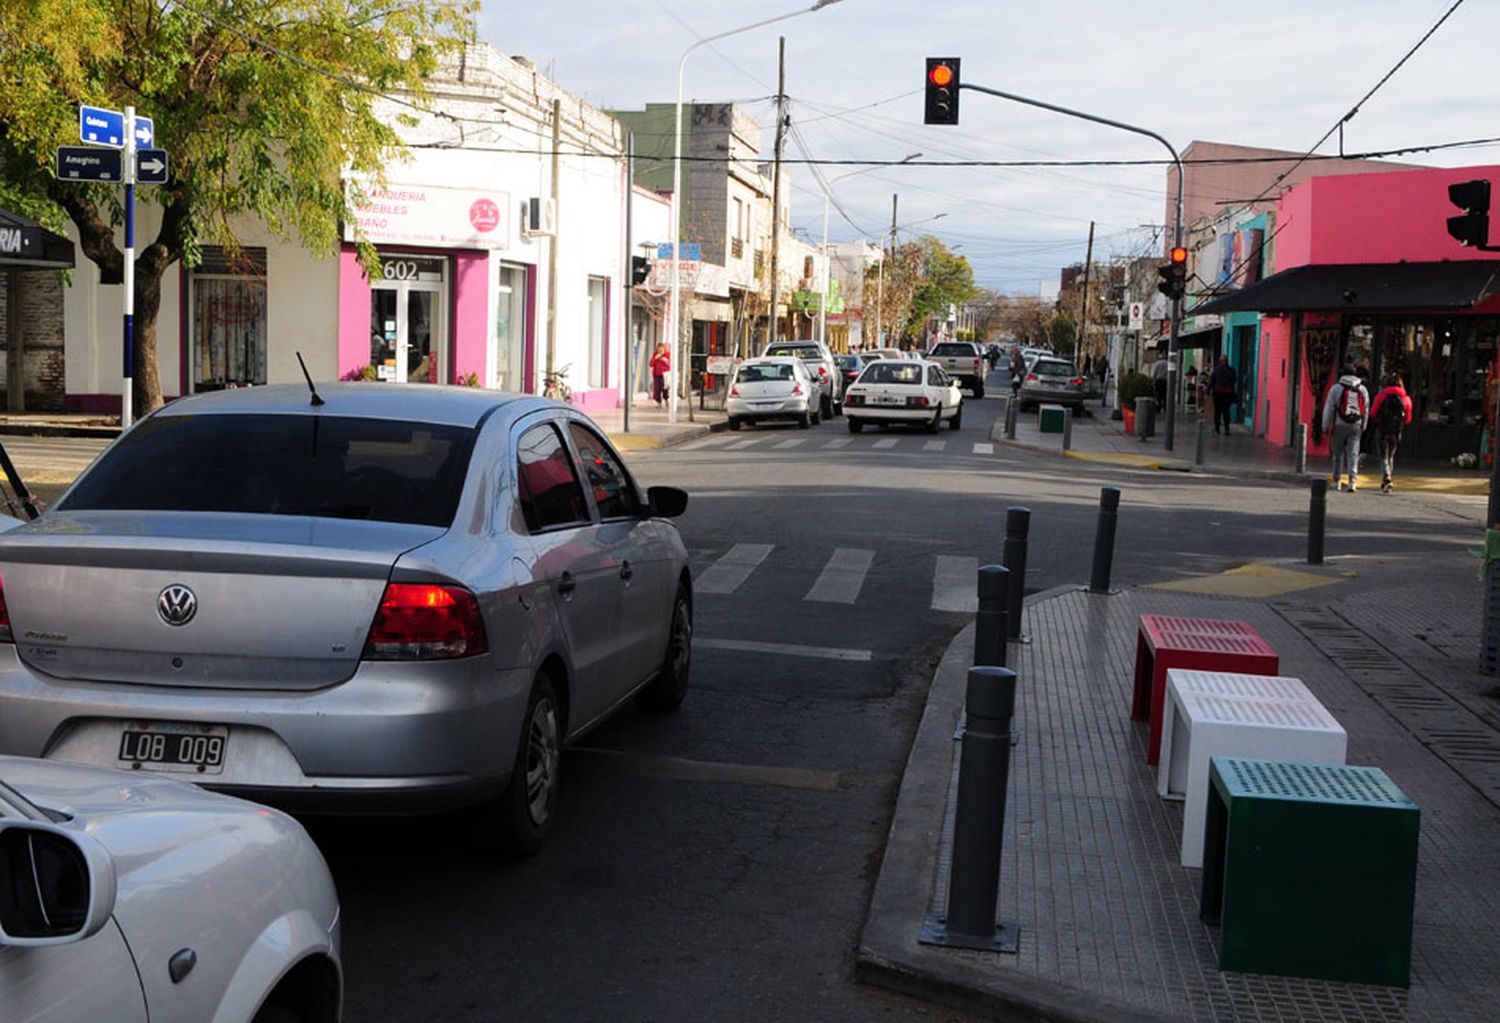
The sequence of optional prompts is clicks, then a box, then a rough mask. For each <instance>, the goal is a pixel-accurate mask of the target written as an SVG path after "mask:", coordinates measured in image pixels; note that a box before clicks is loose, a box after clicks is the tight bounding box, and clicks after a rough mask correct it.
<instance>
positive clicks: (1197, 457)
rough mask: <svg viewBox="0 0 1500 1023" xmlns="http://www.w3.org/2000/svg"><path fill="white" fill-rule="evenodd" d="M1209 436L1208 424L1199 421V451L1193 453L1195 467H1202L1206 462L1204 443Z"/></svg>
mask: <svg viewBox="0 0 1500 1023" xmlns="http://www.w3.org/2000/svg"><path fill="white" fill-rule="evenodd" d="M1207 435H1208V424H1207V423H1205V422H1204V421H1203V420H1201V419H1200V420H1198V449H1197V450H1196V451H1194V452H1193V464H1194V465H1202V464H1203V462H1204V457H1203V445H1204V443H1205V442H1204V437H1206V436H1207Z"/></svg>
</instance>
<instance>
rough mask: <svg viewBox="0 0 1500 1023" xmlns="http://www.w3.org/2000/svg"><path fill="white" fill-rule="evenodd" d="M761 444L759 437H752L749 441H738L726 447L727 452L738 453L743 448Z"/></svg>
mask: <svg viewBox="0 0 1500 1023" xmlns="http://www.w3.org/2000/svg"><path fill="white" fill-rule="evenodd" d="M759 443H760V438H759V437H751V438H750V439H749V440H737V441H735V442H734V443H733V444H726V445H724V450H725V451H738V450H740V449H741V448H749V447H754V446H755V445H757V444H759Z"/></svg>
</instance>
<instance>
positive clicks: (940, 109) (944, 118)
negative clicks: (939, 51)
mask: <svg viewBox="0 0 1500 1023" xmlns="http://www.w3.org/2000/svg"><path fill="white" fill-rule="evenodd" d="M925 88H926V97H927V103H926V107H925V109H924V111H923V114H922V123H923V124H957V123H958V58H957V57H928V58H927V84H926V86H925Z"/></svg>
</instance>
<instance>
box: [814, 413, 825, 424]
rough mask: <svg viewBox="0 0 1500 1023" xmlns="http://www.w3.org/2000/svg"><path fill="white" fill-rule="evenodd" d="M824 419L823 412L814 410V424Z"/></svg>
mask: <svg viewBox="0 0 1500 1023" xmlns="http://www.w3.org/2000/svg"><path fill="white" fill-rule="evenodd" d="M822 421H823V413H821V412H814V413H813V414H812V424H813V425H814V426H817V425H818V424H819V423H821V422H822Z"/></svg>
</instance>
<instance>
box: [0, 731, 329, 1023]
mask: <svg viewBox="0 0 1500 1023" xmlns="http://www.w3.org/2000/svg"><path fill="white" fill-rule="evenodd" d="M342 984H343V978H342V973H341V968H340V964H339V904H338V897H337V895H336V893H335V892H334V887H333V879H332V877H330V876H329V873H328V867H327V865H326V864H325V863H324V862H323V857H322V855H321V854H320V853H319V852H318V849H317V847H316V846H315V845H313V843H312V840H311V839H309V838H308V837H307V833H306V832H305V831H303V830H302V826H301V825H300V824H298V823H297V822H296V821H294V820H292V819H291V818H290V817H288V816H286V815H285V814H282V813H279V812H277V811H275V810H270V809H267V808H266V807H263V806H257V805H256V804H254V803H247V802H245V801H244V800H241V799H236V798H234V797H232V796H225V795H219V794H216V793H212V792H207V791H205V790H203V789H200V788H198V787H197V786H196V785H192V784H189V783H188V782H185V781H178V780H177V779H175V778H167V777H162V776H161V775H158V774H153V773H149V772H127V771H114V770H108V769H104V768H98V767H88V766H84V765H81V764H68V763H59V762H56V761H50V760H33V759H30V758H26V757H0V1019H3V1020H30V1021H37V1023H40V1021H49V1023H81V1021H101V1023H102V1021H106V1020H107V1021H109V1023H146V1021H147V1020H150V1021H151V1023H249V1021H253V1023H273V1021H274V1023H335V1021H337V1020H338V1019H339V1017H340V1014H341V1010H342V1000H343V995H342Z"/></svg>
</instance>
